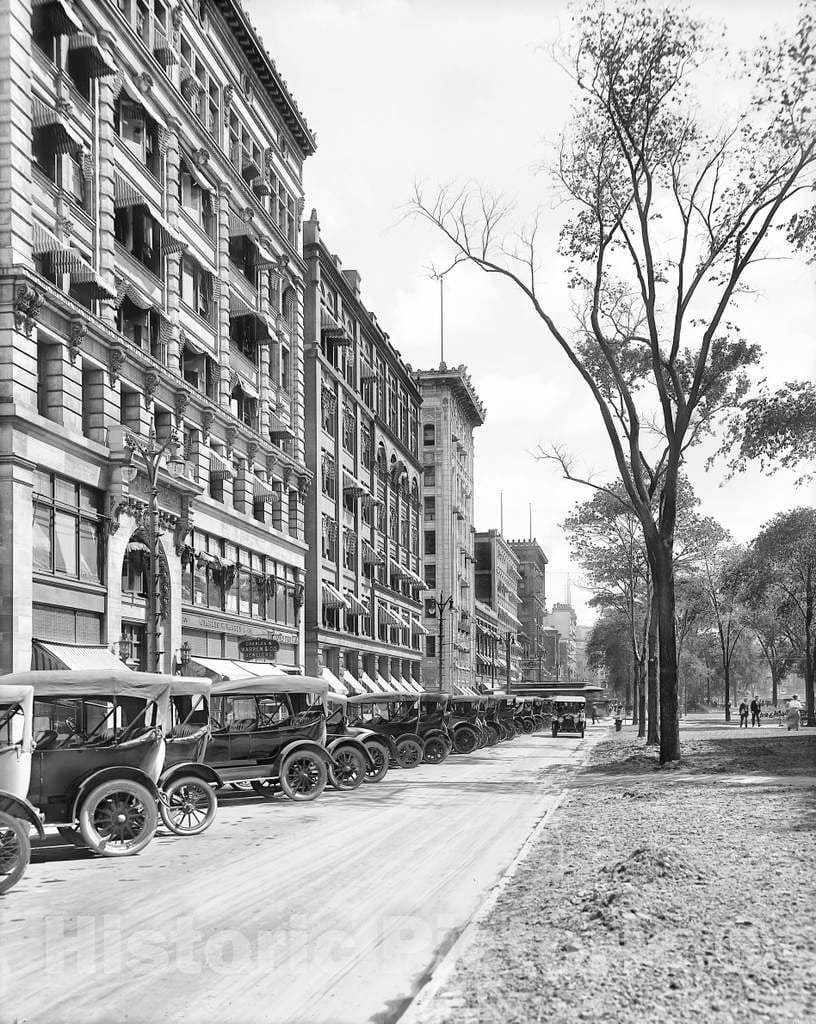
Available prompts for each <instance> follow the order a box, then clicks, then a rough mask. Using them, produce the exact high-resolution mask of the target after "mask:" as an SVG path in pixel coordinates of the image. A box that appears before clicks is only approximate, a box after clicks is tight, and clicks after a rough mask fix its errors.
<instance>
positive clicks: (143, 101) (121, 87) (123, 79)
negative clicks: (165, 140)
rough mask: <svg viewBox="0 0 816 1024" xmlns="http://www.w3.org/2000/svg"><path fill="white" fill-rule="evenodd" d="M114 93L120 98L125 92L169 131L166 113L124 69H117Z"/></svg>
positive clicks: (159, 124)
mask: <svg viewBox="0 0 816 1024" xmlns="http://www.w3.org/2000/svg"><path fill="white" fill-rule="evenodd" d="M113 93H114V98H118V97H119V96H121V94H122V93H124V94H125V95H126V96H127V97H128V99H129V100H130V101H131V102H132V103H135V104H136V105H137V106H139V107H141V108H142V110H143V111H144V113H145V114H147V115H148V116H149V117H150V118H151V119H152V120H153V121H155V122H156V124H157V125H158V126H159V127H160V128H164V129H165V131H167V121H166V119H165V115H164V114H163V113H162V112H161V110H159V108H158V106H157V105H156V104H155V103H154V102H153V100H152V99H151V98H150V96H147V95H146V94H145V93H143V92H142V91H141V89H139V87H138V86H137V85H136V83H135V82H134V81H133V79H132V78H131V77H130V76H129V75H127V74H125V72H124V71H121V70H120V71H117V73H116V78H115V79H114V81H113Z"/></svg>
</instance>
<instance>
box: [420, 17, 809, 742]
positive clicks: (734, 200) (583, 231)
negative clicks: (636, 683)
mask: <svg viewBox="0 0 816 1024" xmlns="http://www.w3.org/2000/svg"><path fill="white" fill-rule="evenodd" d="M573 30H574V31H573V42H572V46H571V48H570V49H569V50H568V52H566V53H565V54H564V55H563V60H562V63H563V66H564V67H565V69H566V70H567V72H568V73H569V75H570V76H571V78H572V81H573V83H574V86H575V89H576V97H577V98H576V100H575V103H574V106H573V114H572V118H571V121H570V126H569V129H568V130H567V131H566V132H565V133H564V135H563V137H562V138H561V140H560V145H559V147H558V158H557V160H556V164H555V167H554V177H555V184H556V187H557V189H558V191H559V193H560V195H561V197H562V198H563V200H564V207H563V208H564V209H565V210H566V211H567V215H566V218H565V221H564V223H563V226H562V228H561V231H560V234H559V237H558V239H557V240H553V239H550V240H547V239H543V238H542V237H541V235H542V227H541V223H542V222H541V218H539V217H537V216H536V217H533V219H532V221H531V222H530V223H529V225H528V226H527V227H526V228H523V229H521V230H520V231H518V232H516V233H513V232H512V230H511V224H510V219H511V216H512V214H513V207H512V204H511V203H510V202H508V201H507V200H505V199H503V198H501V197H497V196H492V195H489V194H488V193H486V192H485V191H484V190H482V189H479V188H471V187H465V188H462V189H455V188H451V187H446V188H442V189H441V190H439V191H438V192H436V193H435V194H434V195H428V194H426V192H425V191H423V189H422V188H421V187H417V188H416V192H415V195H414V197H413V203H412V208H413V210H414V212H415V213H416V214H417V215H419V216H420V217H423V218H425V219H427V220H428V221H430V222H431V223H432V224H434V225H435V226H436V227H437V228H438V229H439V230H441V231H442V232H443V234H444V235H445V237H446V238H447V240H448V241H449V243H450V245H451V246H452V248H453V250H454V255H453V265H455V264H457V263H462V262H466V263H469V264H471V265H473V266H475V267H478V268H479V269H481V270H483V271H485V272H486V273H488V274H494V275H498V276H499V277H500V278H502V279H504V280H506V281H508V282H510V283H512V285H513V286H514V287H516V288H517V289H518V290H519V291H520V292H521V293H522V294H523V295H524V296H525V298H526V300H527V301H528V302H529V303H530V304H531V306H532V308H533V309H534V310H535V312H536V313H537V315H538V316H539V317H540V319H541V322H542V328H543V331H544V333H545V334H546V335H547V336H548V337H549V338H550V339H551V340H552V341H553V342H554V343H555V344H556V345H557V346H559V347H560V349H561V350H562V352H563V353H564V354H565V355H566V357H567V359H568V360H569V362H570V363H571V364H572V366H573V367H574V369H575V372H576V373H577V374H578V376H579V377H580V379H581V380H582V381H583V383H584V384H585V386H586V387H587V389H588V390H589V392H590V394H591V396H592V399H593V400H594V403H595V405H596V407H597V409H598V412H599V415H600V417H601V419H602V421H603V425H604V428H605V430H606V434H607V436H608V439H609V443H610V446H611V451H612V455H613V457H614V461H615V465H616V467H617V471H618V474H619V476H620V480H621V482H622V484H623V486H624V489H625V491H626V495H627V500H628V501H629V503H630V507H631V509H632V511H633V513H634V514H635V515H636V516H637V518H638V520H639V522H640V524H641V527H642V530H643V534H644V539H645V542H646V548H647V552H648V557H649V562H650V567H651V572H652V576H653V579H654V584H655V591H656V594H655V597H656V606H657V611H658V620H659V622H658V625H659V628H658V643H659V671H660V759H661V762H666V761H671V760H676V759H678V758H679V757H680V739H679V728H678V688H677V646H676V637H675V592H674V557H673V556H674V537H675V525H676V518H677V502H678V480H679V476H680V472H681V466H682V465H683V461H684V457H685V455H686V452H687V451H688V449H689V448H690V447H691V446H692V445H695V444H697V443H698V442H699V441H700V440H701V439H702V438H703V437H704V436H705V435H706V434H707V433H708V432H710V431H711V430H712V429H713V428H714V426H715V424H716V422H717V421H718V420H719V419H720V418H721V417H722V416H723V415H724V414H725V413H727V412H729V411H733V410H735V409H736V408H737V407H738V406H739V405H740V403H741V402H742V400H743V398H744V397H745V395H746V394H747V392H748V387H749V382H748V377H747V373H746V368H747V367H749V366H750V365H751V364H753V363H755V362H756V361H757V360H758V358H759V355H760V353H759V349H758V348H757V347H756V346H754V345H751V344H749V343H748V342H747V341H746V340H745V338H744V337H743V336H742V335H741V334H740V331H739V329H738V327H737V326H736V325H735V324H734V322H733V321H732V320H731V319H730V318H731V316H732V315H733V312H732V311H733V307H734V306H735V303H736V302H737V300H738V298H739V295H740V293H741V292H742V291H744V290H746V289H747V287H748V286H749V285H750V283H751V281H752V277H751V271H752V269H753V268H754V267H755V266H756V264H757V263H758V261H759V260H760V259H762V258H763V257H764V255H765V250H766V244H767V242H768V240H769V235H770V234H771V233H772V231H773V229H774V227H775V226H784V225H785V224H787V225H788V226H789V229H790V230H789V232H788V235H789V237H790V236H791V233H792V232H794V233H795V228H796V225H797V224H798V223H800V222H801V218H802V216H803V210H805V208H806V203H807V196H808V194H811V193H812V188H813V183H814V163H815V162H816V119H814V118H813V116H812V109H813V98H814V82H815V81H816V60H814V56H816V47H814V43H815V42H816V28H815V27H814V19H813V17H812V16H811V13H810V11H809V9H808V8H807V7H805V8H803V11H802V14H801V17H800V21H799V25H798V30H797V32H796V34H795V35H794V36H793V37H792V38H790V39H783V40H781V41H780V42H779V43H778V44H771V43H768V42H764V41H763V42H762V43H761V44H760V45H759V47H758V48H757V50H756V52H755V53H754V54H753V55H752V56H751V57H750V58H749V59H741V60H740V61H739V62H737V61H736V60H733V59H732V58H730V56H729V55H728V54H727V53H726V52H724V51H722V50H721V49H719V48H718V47H719V33H718V32H715V31H714V30H713V29H711V28H710V27H707V26H706V25H705V24H704V23H703V22H701V21H699V20H697V19H694V18H692V17H691V16H690V15H689V14H688V13H687V12H685V11H683V10H679V9H675V8H673V7H667V8H666V9H659V10H653V9H651V8H649V7H648V6H644V5H643V4H641V3H640V2H638V0H620V2H619V3H618V4H617V5H615V4H607V3H604V2H603V0H589V2H588V3H586V4H585V5H584V6H582V7H580V8H578V10H577V12H576V14H575V16H574V18H573ZM715 38H716V39H717V44H716V46H715V43H714V42H713V40H714V39H715ZM715 64H716V67H717V68H718V71H719V74H720V76H721V77H724V76H726V75H728V74H729V70H730V71H731V72H732V74H731V77H732V78H736V77H737V74H739V75H740V76H741V77H742V78H743V79H744V80H745V82H746V83H747V84H746V85H745V90H746V91H745V95H746V99H745V102H744V106H743V109H742V110H740V111H738V112H737V113H736V115H735V116H734V118H733V119H732V122H731V124H730V125H729V126H727V127H717V128H713V129H712V128H709V127H708V125H707V123H706V120H705V118H704V116H703V113H702V112H701V110H700V105H699V103H698V99H699V97H698V96H697V94H696V90H698V89H699V77H700V69H701V68H702V67H704V66H706V65H708V66H713V65H715ZM715 116H716V117H717V118H720V117H721V116H722V113H721V111H719V110H718V111H716V114H715ZM797 218H798V219H797ZM790 244H791V245H792V246H794V247H795V246H796V242H795V239H794V240H791V241H790ZM556 247H557V248H558V249H559V250H560V252H561V254H562V255H564V256H566V257H567V258H568V260H569V262H570V267H569V272H568V280H567V286H568V287H570V288H572V289H573V290H574V293H575V295H576V301H575V303H574V305H575V307H576V311H577V316H576V318H575V321H574V322H569V323H568V322H557V319H556V314H555V311H554V306H553V289H554V285H553V281H552V279H551V276H550V277H547V278H546V279H545V280H544V281H543V282H542V280H541V259H542V252H546V251H547V249H549V250H550V251H552V250H554V249H555V248H556ZM552 455H553V456H554V457H555V458H556V459H557V460H558V461H559V462H560V464H561V468H562V469H563V472H564V475H565V477H566V478H567V479H569V480H578V481H580V482H582V483H588V484H589V485H590V486H596V487H597V485H596V484H595V483H594V482H593V481H592V480H591V479H588V478H587V477H586V476H585V475H581V474H580V473H578V472H577V471H576V470H575V468H574V466H573V465H572V464H571V463H570V462H569V461H568V460H566V459H564V458H563V453H559V452H558V451H554V452H552Z"/></svg>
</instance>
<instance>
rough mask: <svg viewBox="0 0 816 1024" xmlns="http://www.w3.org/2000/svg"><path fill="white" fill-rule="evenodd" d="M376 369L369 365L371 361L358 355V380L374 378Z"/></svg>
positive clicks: (375, 377)
mask: <svg viewBox="0 0 816 1024" xmlns="http://www.w3.org/2000/svg"><path fill="white" fill-rule="evenodd" d="M376 379H377V371H376V370H375V369H374V367H373V366H372V365H371V363H370V362H369V361H368V360H367V359H366V358H365V356H362V355H361V356H360V380H361V381H363V380H376Z"/></svg>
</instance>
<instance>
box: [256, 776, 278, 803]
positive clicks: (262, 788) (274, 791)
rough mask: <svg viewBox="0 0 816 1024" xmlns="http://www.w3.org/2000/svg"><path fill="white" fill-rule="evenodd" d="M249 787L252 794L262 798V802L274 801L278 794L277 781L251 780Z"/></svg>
mask: <svg viewBox="0 0 816 1024" xmlns="http://www.w3.org/2000/svg"><path fill="white" fill-rule="evenodd" d="M249 786H250V789H251V790H252V792H253V793H256V794H257V795H258V796H260V797H263V799H264V800H274V799H275V797H276V796H277V795H278V793H280V786H279V785H278V781H277V779H252V781H251V782H250V783H249Z"/></svg>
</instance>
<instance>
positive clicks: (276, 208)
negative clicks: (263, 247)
mask: <svg viewBox="0 0 816 1024" xmlns="http://www.w3.org/2000/svg"><path fill="white" fill-rule="evenodd" d="M269 185H270V188H271V190H272V191H271V195H270V196H269V214H270V216H271V217H272V220H273V221H275V223H276V224H277V226H278V230H279V231H280V233H281V234H282V235H283V237H284V238H285V239H286V240H287V241H288V242H290V243H291V244H292V245H297V219H296V217H295V199H294V196H292V195H291V194H290V192H289V191H288V189H287V188H286V186H285V185H284V184H283V182H282V181H281V180H280V178H279V177H278V176H277V175H276V174H270V176H269Z"/></svg>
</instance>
